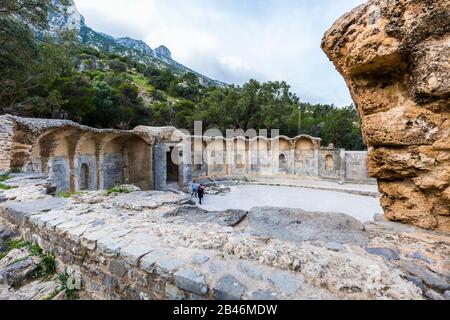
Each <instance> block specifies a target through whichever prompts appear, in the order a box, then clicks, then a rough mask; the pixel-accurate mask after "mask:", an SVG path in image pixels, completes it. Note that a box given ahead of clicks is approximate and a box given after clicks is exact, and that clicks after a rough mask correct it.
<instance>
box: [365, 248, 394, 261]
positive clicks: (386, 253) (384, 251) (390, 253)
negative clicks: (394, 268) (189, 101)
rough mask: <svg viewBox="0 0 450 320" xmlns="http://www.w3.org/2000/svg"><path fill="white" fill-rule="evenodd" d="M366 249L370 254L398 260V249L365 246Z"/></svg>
mask: <svg viewBox="0 0 450 320" xmlns="http://www.w3.org/2000/svg"><path fill="white" fill-rule="evenodd" d="M366 251H367V252H368V253H370V254H375V255H378V256H382V257H383V258H385V259H387V260H399V259H400V257H399V254H398V251H396V250H392V249H389V248H366Z"/></svg>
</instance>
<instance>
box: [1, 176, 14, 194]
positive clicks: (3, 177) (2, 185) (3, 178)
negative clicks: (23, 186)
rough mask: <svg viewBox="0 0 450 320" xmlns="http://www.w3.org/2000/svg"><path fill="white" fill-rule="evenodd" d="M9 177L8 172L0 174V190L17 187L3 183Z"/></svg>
mask: <svg viewBox="0 0 450 320" xmlns="http://www.w3.org/2000/svg"><path fill="white" fill-rule="evenodd" d="M9 179H11V175H10V174H9V173H5V174H2V175H0V190H11V189H16V188H17V187H11V186H7V185H6V184H4V183H3V182H5V181H7V180H9Z"/></svg>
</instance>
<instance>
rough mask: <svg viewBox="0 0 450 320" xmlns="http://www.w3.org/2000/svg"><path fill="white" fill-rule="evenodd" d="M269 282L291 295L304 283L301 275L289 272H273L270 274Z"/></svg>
mask: <svg viewBox="0 0 450 320" xmlns="http://www.w3.org/2000/svg"><path fill="white" fill-rule="evenodd" d="M269 282H270V283H272V284H273V285H275V286H276V287H277V288H278V289H279V290H280V291H281V292H283V294H285V295H287V296H289V295H292V294H294V293H296V292H297V291H298V290H299V289H300V288H301V287H302V285H303V283H304V280H303V279H302V277H301V276H296V277H294V276H293V275H291V274H290V273H289V272H281V271H277V272H273V273H272V274H271V275H270V276H269Z"/></svg>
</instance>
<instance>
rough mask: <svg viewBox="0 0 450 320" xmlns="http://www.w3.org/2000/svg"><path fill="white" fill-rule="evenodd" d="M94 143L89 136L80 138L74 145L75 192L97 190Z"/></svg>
mask: <svg viewBox="0 0 450 320" xmlns="http://www.w3.org/2000/svg"><path fill="white" fill-rule="evenodd" d="M96 146H97V145H96V141H95V140H94V138H93V137H92V136H91V135H86V136H82V137H81V138H80V139H79V140H78V141H77V143H76V147H75V156H74V168H73V171H74V172H75V175H74V185H75V190H76V191H78V190H97V158H96Z"/></svg>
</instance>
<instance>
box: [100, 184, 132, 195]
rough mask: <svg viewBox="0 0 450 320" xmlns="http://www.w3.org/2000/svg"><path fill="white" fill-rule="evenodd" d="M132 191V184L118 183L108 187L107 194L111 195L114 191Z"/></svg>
mask: <svg viewBox="0 0 450 320" xmlns="http://www.w3.org/2000/svg"><path fill="white" fill-rule="evenodd" d="M131 191H132V189H131V188H130V186H125V185H117V186H114V187H111V188H109V189H107V190H106V194H107V195H108V196H109V195H111V194H113V193H130V192H131Z"/></svg>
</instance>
